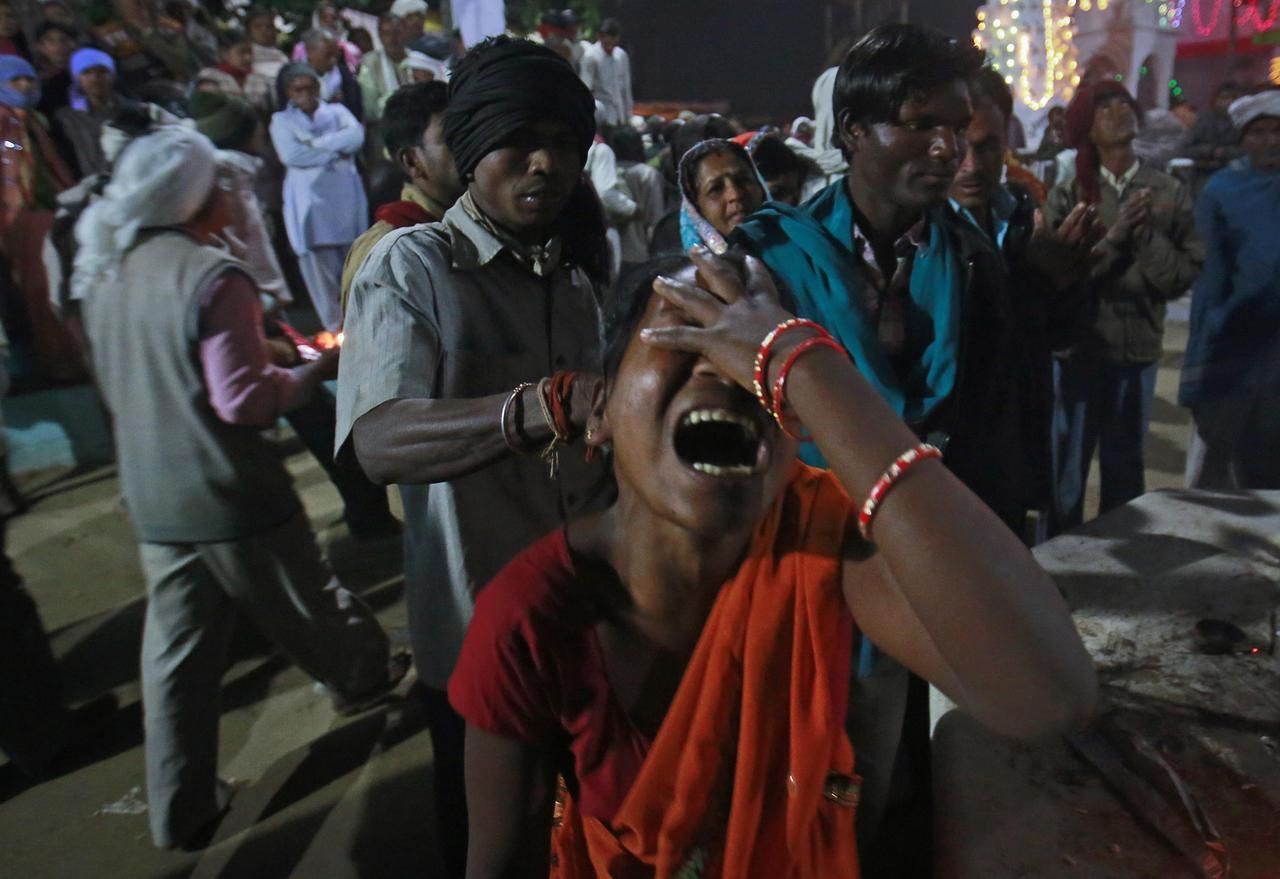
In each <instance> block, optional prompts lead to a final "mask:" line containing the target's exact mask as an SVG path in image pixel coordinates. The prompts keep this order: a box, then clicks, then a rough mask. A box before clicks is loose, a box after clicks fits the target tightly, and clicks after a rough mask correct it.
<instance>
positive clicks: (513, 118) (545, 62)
mask: <svg viewBox="0 0 1280 879" xmlns="http://www.w3.org/2000/svg"><path fill="white" fill-rule="evenodd" d="M595 110H596V106H595V101H594V99H593V98H592V97H591V92H590V91H589V90H588V89H587V87H586V86H585V85H584V84H583V82H582V80H580V79H579V78H578V75H577V74H576V73H574V71H573V67H572V66H571V65H570V64H569V62H568V61H566V60H565V59H564V58H562V57H560V56H559V55H557V54H556V53H555V52H553V51H551V50H550V49H548V48H546V47H545V46H539V45H538V44H536V43H531V42H529V41H528V40H513V39H510V38H508V37H497V38H495V39H493V40H487V41H485V42H484V43H481V44H480V45H479V46H477V47H476V48H474V49H472V50H471V52H469V53H468V54H467V56H466V57H464V58H463V59H462V60H461V61H460V62H458V66H457V67H456V68H454V71H453V75H452V77H451V78H450V80H449V109H448V110H447V111H446V112H445V117H444V130H445V140H446V142H447V143H448V144H449V151H450V152H451V153H453V160H454V161H455V162H456V163H457V165H458V173H459V174H461V175H462V176H463V177H470V176H471V174H472V172H474V171H475V169H476V165H478V164H480V160H481V159H483V158H484V157H485V155H486V154H487V153H489V152H492V151H493V149H494V148H495V147H497V146H499V145H500V144H501V143H502V141H503V140H504V139H505V138H507V137H508V136H509V135H510V134H511V133H512V132H514V131H516V130H518V129H520V128H524V127H525V126H527V125H531V124H534V123H536V122H540V121H543V120H546V119H552V120H555V121H557V122H564V123H566V124H568V126H569V128H570V129H571V130H572V131H573V133H574V135H575V136H576V137H577V139H578V147H579V149H578V155H579V158H580V159H581V161H582V162H583V163H584V164H585V163H586V160H587V150H589V149H590V148H591V142H592V141H593V140H594V139H595V134H596V121H595Z"/></svg>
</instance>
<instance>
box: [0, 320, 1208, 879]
mask: <svg viewBox="0 0 1280 879" xmlns="http://www.w3.org/2000/svg"><path fill="white" fill-rule="evenodd" d="M1184 310H1185V306H1184ZM1185 340H1186V326H1185V323H1183V322H1180V321H1177V320H1175V321H1173V322H1171V325H1170V328H1169V333H1168V337H1167V348H1168V349H1169V352H1170V353H1169V354H1167V355H1166V357H1165V361H1164V363H1163V364H1162V368H1161V370H1160V377H1159V382H1158V389H1157V400H1156V405H1155V411H1154V417H1153V421H1152V430H1151V436H1150V438H1149V441H1148V465H1149V470H1148V488H1161V487H1169V486H1178V485H1181V483H1182V467H1183V455H1184V450H1185V447H1186V431H1187V426H1186V425H1187V419H1186V413H1185V411H1184V410H1182V409H1179V408H1178V407H1177V406H1176V404H1175V402H1174V398H1175V392H1176V386H1177V372H1178V368H1179V367H1180V365H1181V351H1182V348H1183V346H1184V345H1185ZM289 465H290V469H291V470H292V472H293V474H294V476H295V479H296V480H297V485H298V489H299V491H300V492H301V494H302V496H303V499H304V501H305V503H306V507H307V511H308V513H309V514H310V516H311V520H312V522H313V523H314V524H315V526H316V527H317V529H318V531H319V535H320V539H321V544H322V546H325V547H326V548H327V549H328V550H329V551H330V553H331V557H332V559H333V561H334V564H335V567H337V568H338V570H339V573H340V575H341V576H342V577H343V579H344V581H345V582H347V583H348V585H350V586H351V587H353V588H354V589H356V590H357V591H358V592H360V593H361V594H362V595H363V596H364V597H365V599H366V600H367V601H369V602H370V603H371V604H372V605H373V606H374V607H375V609H376V610H377V611H378V615H379V618H380V619H381V620H382V621H383V623H384V625H385V626H386V627H387V628H388V630H389V631H391V632H392V634H393V639H394V640H399V641H401V642H403V641H404V640H405V637H404V632H403V629H404V625H405V608H404V603H403V599H402V595H401V579H400V576H399V571H398V568H399V548H398V545H396V544H394V543H392V544H383V545H381V546H373V547H360V546H356V545H354V544H353V543H352V541H351V540H350V539H349V538H348V537H347V536H346V534H345V528H344V526H342V525H341V524H338V522H339V515H340V502H339V499H338V496H337V493H336V492H335V491H334V490H333V488H332V486H331V485H330V484H329V482H328V481H327V479H326V478H325V476H324V474H323V472H322V471H321V470H320V468H319V467H318V465H316V463H315V461H314V460H313V459H311V458H309V457H308V456H307V455H306V454H305V453H296V454H293V455H292V456H291V457H290V458H289ZM1095 479H1096V475H1095ZM22 484H23V487H24V489H25V490H26V491H28V492H29V494H30V496H31V497H32V499H33V500H34V501H35V504H34V507H33V509H32V510H31V512H29V513H28V514H26V515H25V516H23V517H21V518H19V519H17V520H15V521H14V522H13V523H12V524H11V525H10V527H9V536H8V549H9V553H10V555H11V556H12V557H13V558H14V560H15V563H16V565H17V567H18V569H19V571H21V572H22V574H23V575H24V576H25V578H26V579H27V582H28V585H29V587H30V589H31V591H32V593H33V594H34V595H35V597H36V600H37V602H38V604H39V606H40V609H41V613H42V616H43V619H44V623H45V627H46V629H47V630H48V631H49V632H50V634H51V636H52V640H53V644H54V648H55V651H56V653H57V655H58V656H59V658H60V662H61V665H62V669H63V673H64V677H65V680H66V685H67V689H68V691H69V696H70V698H71V699H72V700H73V701H80V700H83V699H86V698H88V697H91V696H93V695H95V694H98V693H101V692H105V691H107V690H111V691H113V692H115V693H116V694H117V695H118V696H119V698H120V703H121V710H120V713H119V714H118V716H117V717H116V719H115V722H114V724H113V729H112V732H111V734H110V736H109V737H108V739H107V740H105V741H104V742H102V744H101V746H100V747H99V748H98V749H97V750H96V751H95V752H94V753H93V754H91V755H90V759H89V760H87V761H86V763H85V765H83V766H81V767H80V768H78V769H75V770H74V771H71V772H69V773H67V774H65V775H62V776H61V777H58V778H55V779H53V780H50V781H46V782H44V783H42V784H39V785H36V786H31V787H22V786H21V785H18V784H16V783H15V782H14V779H13V776H12V773H6V771H5V769H6V767H4V766H2V765H0V840H3V848H4V856H3V868H0V873H2V874H3V875H5V876H13V877H23V879H44V877H56V879H79V877H88V876H96V877H101V879H112V877H130V879H180V877H197V879H257V877H271V879H277V877H279V879H284V877H299V879H304V877H305V879H346V877H362V879H377V877H405V876H418V877H434V876H440V875H442V868H441V866H440V863H439V861H438V858H437V855H436V845H435V840H434V836H433V834H434V825H435V819H434V815H433V810H432V803H431V796H430V775H431V745H430V739H429V737H428V735H427V733H426V728H425V722H424V719H423V717H422V715H421V713H420V712H419V711H418V710H417V709H416V706H415V705H413V704H411V703H408V702H402V703H398V704H393V705H391V706H389V707H385V708H382V709H379V710H376V711H373V712H370V713H368V714H365V715H363V716H360V717H357V718H354V719H350V720H345V719H342V718H339V717H337V716H336V715H335V714H334V712H333V711H332V709H331V707H330V705H329V702H328V699H327V697H325V696H324V695H323V694H320V693H317V692H316V691H315V689H314V687H313V685H312V683H311V681H310V680H309V679H308V678H306V677H305V676H304V675H303V674H302V673H301V672H299V671H298V670H297V669H296V668H295V667H293V666H292V665H291V664H290V663H289V662H288V661H287V660H286V659H284V658H283V657H281V656H279V655H278V654H274V653H272V652H270V650H269V649H268V648H267V647H266V646H265V644H264V643H263V642H261V640H260V639H258V638H256V637H255V636H253V635H252V633H244V634H242V635H241V636H239V637H238V638H237V642H236V644H235V648H234V658H235V661H234V664H233V665H232V667H231V668H230V669H229V670H228V672H227V675H226V678H225V686H224V691H223V705H222V709H223V715H222V718H223V719H222V736H221V766H222V773H223V775H224V776H230V777H235V778H238V779H243V780H245V781H247V782H248V783H249V784H248V787H247V788H246V789H244V790H243V791H242V792H241V793H240V794H239V795H238V796H237V798H236V800H235V801H234V804H233V808H232V810H231V812H230V814H229V815H228V817H227V818H226V819H225V820H224V822H223V824H222V826H221V829H220V831H219V834H218V836H217V837H216V838H215V842H214V844H213V845H212V846H211V847H210V848H209V849H208V850H206V851H205V852H203V853H199V854H183V853H168V852H161V851H157V850H156V849H154V848H153V847H152V846H151V844H150V841H149V839H148V835H147V826H146V814H145V809H146V805H145V800H144V797H143V795H142V787H141V785H142V783H143V762H142V748H141V743H142V728H141V719H140V709H139V703H138V683H137V665H138V645H139V643H140V639H141V625H142V609H143V580H142V577H141V573H140V571H139V567H138V561H137V556H136V548H135V544H134V540H133V536H132V534H131V532H130V529H129V524H128V522H127V521H126V519H125V518H124V516H123V515H122V514H121V513H120V511H119V508H118V501H117V491H118V489H117V485H116V481H115V474H114V471H112V470H111V469H101V470H97V471H94V472H90V473H81V474H66V473H41V474H36V475H34V476H32V477H28V478H27V479H25V480H23V482H22ZM1091 494H1092V495H1093V496H1094V499H1091V501H1090V503H1091V504H1093V503H1096V491H1094V492H1091ZM393 495H394V493H393Z"/></svg>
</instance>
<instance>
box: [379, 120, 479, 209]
mask: <svg viewBox="0 0 1280 879" xmlns="http://www.w3.org/2000/svg"><path fill="white" fill-rule="evenodd" d="M395 159H396V164H397V165H399V166H400V170H401V171H403V172H404V175H405V177H407V178H408V179H409V182H410V183H411V184H412V185H413V186H414V187H415V188H417V189H418V191H420V192H422V193H423V194H425V195H426V196H427V197H428V198H430V199H431V200H432V201H434V202H436V203H437V204H442V205H451V204H453V203H454V202H455V201H457V200H458V199H459V198H461V197H462V193H463V192H465V191H466V186H465V185H464V184H463V182H462V180H461V179H459V177H458V168H457V166H456V165H454V162H453V155H452V154H451V153H450V152H449V145H448V144H447V143H445V139H444V114H443V113H436V114H435V115H434V116H432V117H431V124H430V125H428V126H427V127H426V129H425V130H424V131H423V132H422V138H421V139H420V140H419V141H418V143H417V144H415V145H414V146H411V147H408V148H406V149H402V150H400V151H399V152H398V153H397V154H396V157H395Z"/></svg>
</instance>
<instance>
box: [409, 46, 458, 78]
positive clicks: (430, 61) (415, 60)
mask: <svg viewBox="0 0 1280 879" xmlns="http://www.w3.org/2000/svg"><path fill="white" fill-rule="evenodd" d="M405 56H406V61H407V62H408V64H407V66H408V68H409V69H410V70H430V71H431V72H432V73H434V74H435V77H436V81H437V82H448V81H449V66H448V65H447V64H445V63H444V62H443V61H437V60H436V59H435V58H432V57H431V56H430V55H428V54H427V53H426V52H417V51H414V50H413V49H410V50H409V51H408V52H406V53H405Z"/></svg>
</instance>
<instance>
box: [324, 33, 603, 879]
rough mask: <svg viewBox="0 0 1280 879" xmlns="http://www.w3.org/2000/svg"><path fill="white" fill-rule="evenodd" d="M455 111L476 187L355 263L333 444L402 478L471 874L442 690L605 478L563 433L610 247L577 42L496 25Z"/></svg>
mask: <svg viewBox="0 0 1280 879" xmlns="http://www.w3.org/2000/svg"><path fill="white" fill-rule="evenodd" d="M444 119H445V124H444V129H445V142H446V144H447V146H448V150H449V152H451V153H452V154H453V158H454V161H455V163H456V166H457V172H458V174H459V175H460V176H461V177H462V180H463V182H464V183H465V185H466V191H465V192H464V193H463V194H462V197H461V198H460V199H459V200H458V203H457V204H456V205H454V206H453V207H452V208H449V209H448V210H447V211H446V212H445V214H444V218H443V220H442V221H441V222H439V223H430V224H426V225H415V226H409V227H407V228H401V229H397V230H395V231H392V232H390V233H389V234H388V235H387V236H386V237H385V238H383V239H382V241H380V242H379V243H378V245H377V246H376V247H375V248H374V249H373V250H372V251H371V252H370V253H369V255H368V256H367V257H366V258H365V260H364V263H363V264H362V265H361V267H360V269H359V270H358V271H357V273H356V275H355V280H354V281H353V283H352V288H351V294H350V298H349V300H348V303H347V315H346V323H345V330H346V339H345V342H344V345H343V354H342V366H341V369H340V374H339V379H338V430H337V451H338V453H339V454H350V453H351V452H353V451H354V453H355V455H356V457H357V458H358V460H359V462H360V464H361V465H362V466H363V468H364V470H365V472H366V473H368V474H369V476H370V478H372V479H373V480H375V481H377V482H383V483H397V484H398V485H399V486H400V493H401V497H402V499H403V501H404V510H405V531H404V539H405V593H406V600H407V603H408V608H409V632H410V636H411V639H412V643H413V651H414V658H415V661H416V664H417V669H418V676H419V680H420V682H421V683H422V684H423V686H424V688H425V694H424V695H425V697H426V701H427V707H428V711H429V717H430V722H431V728H432V741H433V744H434V752H435V765H434V767H433V773H434V778H435V785H436V802H437V807H436V813H437V815H438V816H439V817H440V819H441V821H442V823H443V826H442V829H441V834H440V839H441V840H442V842H443V844H444V846H445V849H446V852H445V854H446V859H447V861H448V863H449V868H450V872H451V875H461V871H462V867H463V862H464V861H465V855H466V846H467V832H466V803H465V792H464V787H463V770H462V763H463V760H462V756H463V752H462V740H463V731H464V724H463V722H462V719H461V718H460V717H459V716H458V715H457V714H456V713H454V712H453V710H452V709H451V708H450V707H449V705H448V702H447V700H446V697H445V694H444V689H445V686H446V684H447V682H448V680H449V675H450V674H451V673H452V671H453V667H454V664H455V662H456V661H457V657H458V654H459V651H460V650H461V646H462V638H463V635H464V633H465V631H466V627H467V623H468V622H469V621H470V619H471V614H472V609H473V604H474V600H475V597H476V593H477V592H478V590H479V589H480V588H481V587H483V586H484V585H485V584H486V583H488V582H489V580H491V579H492V578H493V576H494V575H495V574H496V573H497V572H498V571H499V570H500V569H501V568H502V567H503V566H504V565H505V564H506V563H507V562H508V561H510V560H511V559H512V558H513V557H514V556H515V555H516V553H518V552H520V551H521V550H523V549H524V548H525V547H526V546H528V545H530V544H532V543H533V542H534V541H535V540H537V539H538V538H540V537H542V536H543V535H545V534H546V533H548V532H549V531H552V530H554V529H556V528H558V527H560V526H561V525H562V524H563V523H564V521H565V519H566V517H568V516H570V515H576V514H578V513H580V512H582V511H584V510H590V509H591V508H592V507H593V504H594V503H595V502H596V501H597V499H598V498H599V497H600V495H601V493H602V492H603V491H604V489H605V485H606V480H607V476H606V471H605V469H604V468H603V466H602V465H601V462H599V461H596V462H587V461H584V458H583V455H582V453H581V451H580V450H579V449H580V447H579V449H567V450H563V451H561V450H560V447H561V446H562V445H563V444H565V443H569V442H573V441H576V440H577V438H579V437H580V436H581V435H582V432H583V425H584V424H585V421H586V417H587V414H588V413H589V410H590V408H591V398H592V394H593V392H594V388H595V384H596V381H597V379H596V378H595V377H594V376H595V375H597V374H598V373H599V371H600V353H601V352H600V341H599V339H600V334H599V326H600V315H599V309H598V306H597V302H598V296H597V290H596V287H595V286H594V285H595V284H599V283H601V281H602V280H603V279H604V278H606V277H607V272H608V250H607V245H606V243H605V229H604V215H603V212H602V210H601V208H600V205H599V202H598V200H596V198H595V195H594V193H593V192H592V190H591V188H590V183H589V182H587V181H585V180H584V179H583V177H582V169H583V165H584V164H585V162H586V157H587V150H588V149H589V148H590V146H591V144H592V141H593V139H594V136H595V103H594V101H593V100H592V98H591V93H590V92H589V91H588V90H587V88H586V86H584V85H583V84H582V81H581V80H579V79H578V77H577V75H576V74H575V73H574V71H573V68H572V67H571V66H570V65H569V63H568V62H567V61H565V60H564V59H563V58H561V57H560V56H559V55H557V54H556V53H555V52H553V51H551V50H550V49H547V48H545V47H542V46H537V45H535V44H533V43H530V42H528V41H525V40H511V39H508V38H506V37H498V38H495V39H493V40H489V41H486V42H484V43H482V44H480V45H479V46H477V47H475V48H474V49H472V50H471V52H469V53H468V54H467V55H466V56H465V57H464V58H463V59H462V61H461V62H459V64H458V66H457V68H456V69H455V71H454V74H453V77H452V79H451V82H450V86H449V101H448V108H447V110H445V117H444ZM571 370H572V371H578V372H576V373H574V372H570V371H571ZM549 374H550V375H549ZM575 376H576V377H575ZM539 454H541V455H542V456H543V459H542V460H540V459H539Z"/></svg>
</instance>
